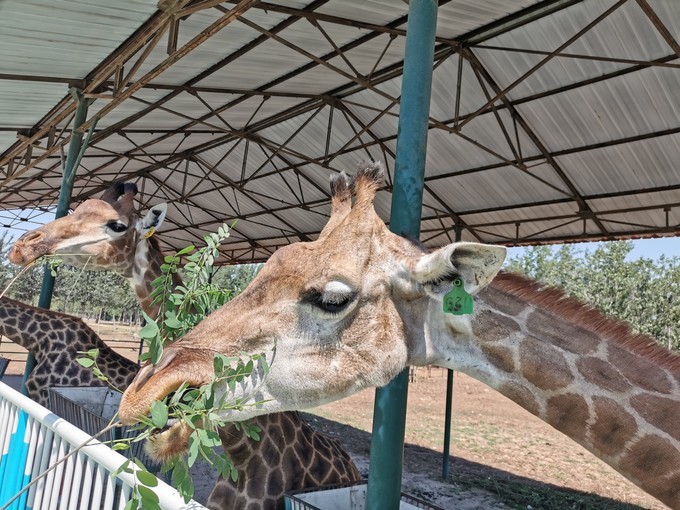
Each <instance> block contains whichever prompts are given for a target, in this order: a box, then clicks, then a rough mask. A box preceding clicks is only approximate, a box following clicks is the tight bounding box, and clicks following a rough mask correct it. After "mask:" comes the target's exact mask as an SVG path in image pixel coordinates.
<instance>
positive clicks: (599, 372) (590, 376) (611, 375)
mask: <svg viewBox="0 0 680 510" xmlns="http://www.w3.org/2000/svg"><path fill="white" fill-rule="evenodd" d="M576 368H578V371H579V372H580V373H581V375H582V376H583V378H584V379H585V380H586V381H587V382H589V383H591V384H594V385H595V386H597V387H598V388H603V389H605V390H609V391H615V392H623V391H626V390H627V389H629V388H630V384H628V381H627V380H626V378H625V377H624V376H623V375H621V373H620V372H619V371H618V370H617V369H616V368H615V367H614V366H613V365H612V364H611V363H609V362H608V361H604V360H602V359H600V358H594V357H592V356H591V357H587V358H581V359H579V360H578V361H577V362H576Z"/></svg>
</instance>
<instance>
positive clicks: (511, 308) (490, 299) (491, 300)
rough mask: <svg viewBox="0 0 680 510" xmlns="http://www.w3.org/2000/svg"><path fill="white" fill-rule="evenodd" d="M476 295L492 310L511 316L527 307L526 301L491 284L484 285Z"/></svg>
mask: <svg viewBox="0 0 680 510" xmlns="http://www.w3.org/2000/svg"><path fill="white" fill-rule="evenodd" d="M478 296H479V298H480V299H482V300H483V301H484V302H485V303H486V304H487V305H489V306H490V307H491V308H493V309H494V310H498V311H499V312H501V313H504V314H507V315H511V316H513V317H515V316H517V315H519V314H520V313H521V312H522V310H524V309H525V308H526V307H527V304H526V303H523V302H521V301H520V300H518V299H517V298H515V297H513V296H510V295H509V294H506V293H505V292H501V291H499V290H497V289H495V288H494V287H493V284H492V285H489V286H487V287H485V288H484V289H483V290H482V291H481V292H480V293H479V294H478Z"/></svg>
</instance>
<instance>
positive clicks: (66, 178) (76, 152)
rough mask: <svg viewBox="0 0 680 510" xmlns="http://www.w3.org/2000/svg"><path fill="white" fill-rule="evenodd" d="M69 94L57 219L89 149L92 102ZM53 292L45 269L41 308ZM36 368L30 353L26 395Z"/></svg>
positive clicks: (51, 279) (23, 389)
mask: <svg viewBox="0 0 680 510" xmlns="http://www.w3.org/2000/svg"><path fill="white" fill-rule="evenodd" d="M69 92H70V93H71V95H73V96H74V97H75V98H76V101H77V107H76V113H75V116H74V117H73V131H72V132H71V140H70V142H69V146H68V154H67V155H66V162H65V163H64V169H63V173H62V179H61V189H60V190H59V201H58V202H57V212H56V213H55V215H54V217H55V218H61V217H62V216H66V215H67V214H68V209H69V205H70V203H71V195H72V194H73V182H74V181H75V177H76V170H77V169H78V165H79V164H80V160H81V158H82V157H83V152H84V150H85V147H87V142H86V143H84V144H83V133H81V132H80V131H78V128H79V127H80V126H82V125H83V123H84V122H85V121H86V120H87V107H88V106H89V104H90V102H89V100H88V99H85V98H84V97H82V94H81V93H80V92H79V91H76V90H75V89H71V90H70V91H69ZM93 127H94V124H93ZM92 131H93V129H92V128H91V129H90V131H89V133H88V140H89V136H90V135H91V134H92ZM53 291H54V276H52V273H51V272H50V268H49V267H45V272H44V274H43V283H42V288H41V289H40V297H39V298H38V306H39V307H40V308H45V309H49V308H50V306H51V304H52V292H53ZM34 368H35V358H34V357H33V354H32V353H31V352H29V353H28V357H27V358H26V368H25V369H24V378H23V380H22V382H21V392H22V393H23V394H24V395H27V394H28V391H27V389H26V380H27V379H28V376H29V375H30V374H31V372H32V371H33V369H34Z"/></svg>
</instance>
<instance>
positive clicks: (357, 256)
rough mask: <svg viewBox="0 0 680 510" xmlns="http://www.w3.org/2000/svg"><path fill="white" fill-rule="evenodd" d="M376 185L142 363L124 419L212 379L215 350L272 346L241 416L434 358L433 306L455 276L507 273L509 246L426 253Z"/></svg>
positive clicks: (318, 397)
mask: <svg viewBox="0 0 680 510" xmlns="http://www.w3.org/2000/svg"><path fill="white" fill-rule="evenodd" d="M370 185H371V183H366V182H362V181H361V180H358V181H357V183H356V187H357V191H356V195H357V198H356V201H355V206H354V208H353V209H352V210H351V211H350V210H348V211H346V216H345V217H344V218H341V219H338V218H332V219H331V220H329V224H331V223H332V224H333V229H332V230H331V231H326V230H324V231H323V232H322V235H321V236H320V238H319V239H318V240H317V241H314V242H310V243H296V244H293V245H290V246H287V247H285V248H282V249H280V250H278V251H277V252H276V253H275V254H274V255H272V257H271V258H270V259H269V261H268V262H267V263H266V264H265V266H264V267H263V269H262V270H261V271H260V272H259V273H258V275H257V276H256V278H255V279H254V280H253V281H252V282H251V284H250V285H249V286H248V288H247V289H246V290H245V291H244V292H243V293H242V294H241V295H239V296H238V297H237V298H236V299H234V300H232V301H230V302H229V303H227V304H226V305H225V306H224V307H222V308H221V309H220V310H218V311H216V312H214V313H213V314H212V315H210V316H208V317H207V318H206V319H205V320H204V321H202V322H201V323H200V324H199V325H198V326H197V327H196V328H195V329H194V330H193V331H191V332H190V333H188V334H187V335H186V336H185V337H183V338H182V339H180V340H179V341H177V342H175V343H173V344H172V345H170V346H169V347H168V348H167V349H166V353H165V354H164V358H163V359H162V360H161V362H160V363H159V365H157V366H156V367H153V366H147V367H145V368H144V369H142V371H141V372H140V374H139V376H138V378H137V379H136V381H135V382H134V383H133V384H132V385H131V386H130V387H129V388H128V390H127V391H126V393H125V395H124V396H123V400H122V402H121V406H120V416H121V418H122V419H123V420H124V421H125V422H128V423H131V422H134V421H135V420H136V419H137V418H138V417H139V416H140V415H144V414H146V413H147V411H148V409H149V407H150V405H151V403H152V402H153V401H154V400H159V399H162V398H164V397H165V396H166V395H168V394H169V393H171V392H172V391H174V390H175V389H176V388H177V387H179V385H180V384H182V383H183V382H185V381H187V382H188V383H189V384H191V385H197V386H198V385H202V384H205V383H207V382H209V381H210V379H211V377H212V375H213V356H214V354H215V353H221V354H224V355H227V356H237V355H238V354H239V353H241V352H245V353H250V354H256V353H264V354H266V355H267V357H268V359H269V360H270V361H271V362H270V365H271V370H270V372H269V374H268V375H267V376H265V377H263V376H262V374H261V373H260V372H258V371H255V372H256V373H255V374H254V375H253V377H252V378H251V380H249V381H248V382H247V383H246V384H244V385H242V386H241V387H237V390H236V395H235V397H237V398H243V399H245V400H244V403H245V404H248V405H245V406H244V407H243V408H242V409H240V410H238V411H236V410H231V411H225V412H224V413H223V415H224V417H225V418H226V419H228V420H236V421H240V420H244V419H247V418H249V417H251V416H255V415H258V414H264V413H270V412H278V411H285V410H293V409H304V408H309V407H313V406H316V405H320V404H323V403H325V402H328V401H332V400H337V399H339V398H343V397H345V396H347V395H350V394H352V393H355V392H357V391H359V390H361V389H363V388H366V387H377V386H382V385H384V384H386V383H387V382H389V381H390V380H391V379H392V378H393V377H394V376H396V375H397V374H398V373H399V372H400V371H401V370H402V369H403V368H404V367H405V366H406V365H407V363H409V362H410V361H411V358H412V357H413V356H419V357H422V358H423V359H425V358H426V357H427V356H428V355H429V354H428V353H426V352H422V351H423V348H422V347H421V344H422V345H426V342H422V341H421V340H422V336H423V335H424V333H423V328H424V326H423V321H424V320H425V317H427V316H428V315H433V312H432V311H431V310H433V309H436V310H438V312H436V314H437V315H438V316H440V315H442V313H441V308H442V302H441V298H442V295H443V293H445V291H446V290H447V289H449V290H450V288H451V286H452V284H451V281H452V279H453V277H454V276H455V277H461V278H463V280H464V281H465V285H466V288H468V290H469V291H470V292H475V291H476V289H478V288H480V287H481V286H483V285H485V284H486V283H488V282H489V281H490V280H491V278H492V277H493V275H495V273H496V272H497V271H498V269H499V268H500V265H501V263H502V261H503V258H504V254H505V249H504V248H502V247H494V246H487V245H477V244H473V243H458V244H456V245H452V246H449V247H446V248H444V249H442V250H438V251H436V252H434V253H425V252H424V251H423V249H422V248H421V247H420V246H418V245H416V244H414V243H412V242H411V241H408V240H406V239H404V238H401V237H399V236H397V235H395V234H393V233H391V232H390V231H389V230H388V229H387V228H386V227H385V224H384V223H383V221H382V220H381V219H380V218H379V217H378V216H377V214H376V213H375V211H374V210H373V207H372V195H371V196H370V200H368V201H367V197H366V196H364V195H365V194H366V193H370V190H367V189H366V188H368V187H369V186H370ZM374 192H375V190H373V193H374ZM338 210H343V209H342V208H338ZM480 261H481V262H480ZM452 320H458V319H452ZM461 321H462V322H466V321H467V319H461ZM249 404H253V405H252V406H250V405H249Z"/></svg>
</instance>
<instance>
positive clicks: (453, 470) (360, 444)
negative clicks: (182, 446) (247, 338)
mask: <svg viewBox="0 0 680 510" xmlns="http://www.w3.org/2000/svg"><path fill="white" fill-rule="evenodd" d="M303 415H304V417H305V419H306V420H307V421H308V422H309V423H310V424H312V425H313V426H314V427H315V428H317V429H318V430H320V431H322V432H324V433H325V434H328V435H329V436H331V437H334V438H336V439H338V440H339V441H341V442H342V444H343V445H344V446H345V448H346V449H347V450H348V451H349V452H350V454H351V455H352V458H353V459H354V460H355V462H356V463H357V466H358V467H359V470H360V471H361V474H362V476H363V477H364V478H367V477H368V458H369V454H370V443H371V434H370V433H368V432H365V431H363V430H360V429H357V428H355V427H352V426H349V425H345V424H342V423H338V422H334V421H331V420H327V419H325V418H322V417H320V416H317V415H314V414H308V413H303ZM441 470H442V453H441V452H438V451H435V450H431V449H428V448H424V447H421V446H417V445H413V444H406V445H405V447H404V480H403V490H404V492H406V493H408V494H410V495H412V496H416V497H418V498H421V499H424V500H426V501H428V502H430V503H434V504H436V505H438V506H441V507H442V508H445V509H454V508H455V509H456V510H466V509H484V510H492V509H508V508H512V509H522V510H531V509H533V510H538V509H545V510H595V509H597V510H640V509H643V508H644V507H641V506H637V505H631V504H627V503H623V502H621V501H617V500H613V499H609V498H604V497H602V496H599V495H596V494H592V493H587V492H582V491H577V490H573V489H567V488H563V487H559V486H556V485H552V484H547V483H543V482H537V481H535V480H532V479H530V478H526V477H522V476H517V475H514V474H512V473H509V472H507V471H503V470H500V469H496V468H493V467H490V466H486V465H483V464H479V463H477V462H472V461H469V460H466V459H464V458H461V457H453V456H452V457H451V458H450V468H449V473H450V474H449V479H448V481H444V480H443V479H442V472H441Z"/></svg>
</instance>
